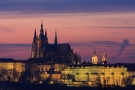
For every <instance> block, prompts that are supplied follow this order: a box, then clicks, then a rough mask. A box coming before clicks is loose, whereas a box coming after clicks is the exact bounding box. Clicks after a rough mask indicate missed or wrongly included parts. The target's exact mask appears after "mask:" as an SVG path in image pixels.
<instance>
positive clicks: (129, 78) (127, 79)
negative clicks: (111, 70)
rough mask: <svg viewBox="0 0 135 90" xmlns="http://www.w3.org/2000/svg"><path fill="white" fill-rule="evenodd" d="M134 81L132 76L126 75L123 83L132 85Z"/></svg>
mask: <svg viewBox="0 0 135 90" xmlns="http://www.w3.org/2000/svg"><path fill="white" fill-rule="evenodd" d="M132 82H133V78H132V77H126V78H124V79H123V83H124V84H125V85H126V86H127V85H132Z"/></svg>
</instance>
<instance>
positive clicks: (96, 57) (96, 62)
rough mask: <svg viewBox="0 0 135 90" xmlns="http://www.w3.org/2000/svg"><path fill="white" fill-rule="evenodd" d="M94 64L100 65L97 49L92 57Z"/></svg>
mask: <svg viewBox="0 0 135 90" xmlns="http://www.w3.org/2000/svg"><path fill="white" fill-rule="evenodd" d="M92 64H98V56H97V55H96V50H95V49H94V54H93V55H92Z"/></svg>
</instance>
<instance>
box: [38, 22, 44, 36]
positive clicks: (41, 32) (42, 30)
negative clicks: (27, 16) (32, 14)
mask: <svg viewBox="0 0 135 90" xmlns="http://www.w3.org/2000/svg"><path fill="white" fill-rule="evenodd" d="M39 37H40V38H44V29H43V22H42V21H41V29H40V35H39Z"/></svg>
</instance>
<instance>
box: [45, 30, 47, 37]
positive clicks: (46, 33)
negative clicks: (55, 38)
mask: <svg viewBox="0 0 135 90" xmlns="http://www.w3.org/2000/svg"><path fill="white" fill-rule="evenodd" d="M45 37H47V30H46V29H45Z"/></svg>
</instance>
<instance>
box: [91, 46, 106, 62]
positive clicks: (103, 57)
mask: <svg viewBox="0 0 135 90" xmlns="http://www.w3.org/2000/svg"><path fill="white" fill-rule="evenodd" d="M92 64H99V61H98V56H97V54H96V50H95V49H94V53H93V55H92ZM100 64H107V55H106V51H105V50H104V53H103V56H102V62H101V63H100Z"/></svg>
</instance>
